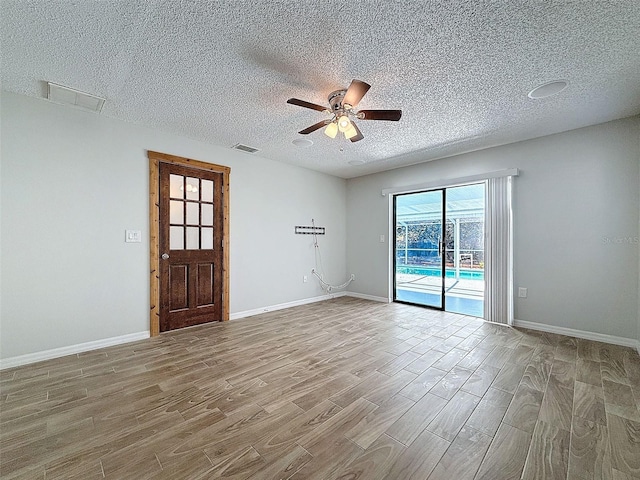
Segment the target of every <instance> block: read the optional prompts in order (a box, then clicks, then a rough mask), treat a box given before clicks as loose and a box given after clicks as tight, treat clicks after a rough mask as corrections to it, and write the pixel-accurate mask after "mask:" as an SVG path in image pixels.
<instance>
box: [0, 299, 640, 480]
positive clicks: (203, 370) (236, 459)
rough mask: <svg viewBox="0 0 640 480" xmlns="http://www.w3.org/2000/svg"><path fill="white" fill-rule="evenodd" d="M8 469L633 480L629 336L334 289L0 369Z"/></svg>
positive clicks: (638, 446) (638, 397)
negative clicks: (493, 320)
mask: <svg viewBox="0 0 640 480" xmlns="http://www.w3.org/2000/svg"><path fill="white" fill-rule="evenodd" d="M0 385H1V389H0V394H1V397H0V402H1V403H0V408H1V410H0V422H1V423H0V428H1V430H0V477H2V478H3V479H23V478H24V479H46V480H52V479H72V478H78V479H83V480H84V479H93V478H97V479H99V478H108V479H128V478H131V479H136V480H139V479H146V478H167V479H199V478H232V479H247V478H249V479H292V480H293V479H295V480H299V479H305V480H309V479H338V478H339V479H345V480H346V479H349V480H355V479H365V480H375V479H393V480H396V479H421V480H425V479H429V480H438V479H447V480H451V479H453V480H464V479H474V478H475V479H479V480H480V479H482V480H485V479H487V480H489V479H490V480H505V479H517V478H524V479H580V480H584V479H611V480H631V479H640V358H639V357H638V354H637V352H635V351H634V350H632V349H630V348H624V347H618V346H614V345H608V344H603V343H597V342H592V341H586V340H579V339H575V338H570V337H564V336H560V335H553V334H546V333H540V332H533V331H526V330H516V329H511V328H506V327H500V326H496V325H491V324H488V323H485V322H482V321H480V320H478V319H474V318H470V317H464V316H461V315H455V314H449V313H442V312H436V311H432V310H426V309H421V308H418V307H412V306H407V305H401V304H389V305H387V304H379V303H373V302H368V301H364V300H357V299H353V298H346V297H343V298H339V299H335V300H330V301H327V302H323V303H317V304H312V305H307V306H302V307H296V308H292V309H288V310H281V311H277V312H271V313H266V314H263V315H259V316H255V317H252V318H248V319H244V320H237V321H231V322H229V323H226V324H213V325H208V326H201V327H195V328H191V329H185V330H183V331H180V332H172V333H168V334H163V335H161V336H160V337H157V338H154V339H150V340H145V341H140V342H135V343H130V344H126V345H122V346H117V347H110V348H105V349H102V350H96V351H92V352H88V353H84V354H79V355H72V356H68V357H64V358H60V359H56V360H51V361H46V362H41V363H38V364H34V365H29V366H24V367H19V368H14V369H10V370H4V371H2V372H0Z"/></svg>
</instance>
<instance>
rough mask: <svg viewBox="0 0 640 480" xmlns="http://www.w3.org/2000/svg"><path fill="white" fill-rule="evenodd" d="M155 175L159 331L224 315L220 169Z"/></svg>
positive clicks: (166, 168)
mask: <svg viewBox="0 0 640 480" xmlns="http://www.w3.org/2000/svg"><path fill="white" fill-rule="evenodd" d="M159 174H160V175H159V177H160V196H159V232H158V233H159V256H160V258H159V263H160V265H159V266H160V292H159V293H160V331H161V332H165V331H168V330H174V329H176V328H183V327H189V326H192V325H198V324H201V323H206V322H213V321H220V320H223V312H222V305H223V298H222V296H223V225H224V222H223V202H224V198H223V192H224V190H223V174H222V173H219V172H211V171H206V170H200V169H197V168H191V167H186V166H183V165H175V164H170V163H160V165H159Z"/></svg>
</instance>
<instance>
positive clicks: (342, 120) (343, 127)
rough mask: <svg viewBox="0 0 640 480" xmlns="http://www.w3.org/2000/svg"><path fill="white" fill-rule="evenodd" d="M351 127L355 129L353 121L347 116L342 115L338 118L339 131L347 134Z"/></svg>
mask: <svg viewBox="0 0 640 480" xmlns="http://www.w3.org/2000/svg"><path fill="white" fill-rule="evenodd" d="M349 127H351V128H353V126H352V125H351V120H349V117H347V116H346V115H342V116H340V117H339V118H338V130H340V131H341V132H346V131H347V130H348V129H349Z"/></svg>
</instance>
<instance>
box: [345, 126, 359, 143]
mask: <svg viewBox="0 0 640 480" xmlns="http://www.w3.org/2000/svg"><path fill="white" fill-rule="evenodd" d="M357 134H358V131H357V130H356V129H355V127H354V126H353V123H349V128H347V129H346V130H345V131H344V138H346V139H347V140H350V139H351V138H353V137H355V136H356V135H357Z"/></svg>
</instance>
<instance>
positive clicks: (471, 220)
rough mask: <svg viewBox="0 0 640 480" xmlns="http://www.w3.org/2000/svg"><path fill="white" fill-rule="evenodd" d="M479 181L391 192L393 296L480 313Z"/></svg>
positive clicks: (482, 189) (481, 231)
mask: <svg viewBox="0 0 640 480" xmlns="http://www.w3.org/2000/svg"><path fill="white" fill-rule="evenodd" d="M484 196H485V184H484V183H479V184H473V185H464V186H460V187H449V188H442V189H437V190H430V191H426V192H418V193H409V194H403V195H396V196H395V197H394V231H395V251H394V267H393V268H394V281H393V287H394V289H393V290H394V301H398V302H405V303H412V304H417V305H423V306H427V307H431V308H436V309H440V310H446V311H450V312H456V313H462V314H465V315H473V316H476V317H482V316H483V308H484Z"/></svg>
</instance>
